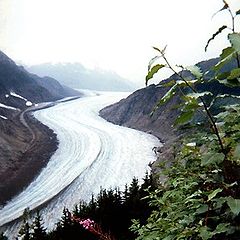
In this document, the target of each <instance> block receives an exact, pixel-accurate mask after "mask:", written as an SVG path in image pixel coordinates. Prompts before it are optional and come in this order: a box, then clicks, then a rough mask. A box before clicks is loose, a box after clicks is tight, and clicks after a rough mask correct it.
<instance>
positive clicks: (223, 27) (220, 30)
mask: <svg viewBox="0 0 240 240" xmlns="http://www.w3.org/2000/svg"><path fill="white" fill-rule="evenodd" d="M226 28H227V26H226V25H223V26H222V27H220V28H219V29H218V30H217V32H215V33H214V34H213V35H212V37H211V38H210V39H209V40H208V42H207V45H206V47H205V51H207V48H208V45H209V43H210V42H211V41H212V40H214V38H215V37H216V36H217V35H218V34H220V33H221V32H222V31H223V30H224V29H226Z"/></svg>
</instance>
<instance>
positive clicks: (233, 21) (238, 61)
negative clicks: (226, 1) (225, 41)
mask: <svg viewBox="0 0 240 240" xmlns="http://www.w3.org/2000/svg"><path fill="white" fill-rule="evenodd" d="M228 11H229V13H230V15H231V18H232V29H231V30H232V32H233V33H235V17H236V16H234V15H233V12H232V10H231V9H230V8H228ZM236 61H237V66H238V68H240V60H239V54H238V53H236Z"/></svg>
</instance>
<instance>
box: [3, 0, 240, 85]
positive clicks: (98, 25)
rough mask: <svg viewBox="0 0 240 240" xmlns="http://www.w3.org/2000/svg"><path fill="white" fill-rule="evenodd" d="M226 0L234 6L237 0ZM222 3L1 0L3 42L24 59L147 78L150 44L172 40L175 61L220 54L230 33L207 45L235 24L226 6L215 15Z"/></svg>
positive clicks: (171, 57) (212, 0) (13, 54)
mask: <svg viewBox="0 0 240 240" xmlns="http://www.w3.org/2000/svg"><path fill="white" fill-rule="evenodd" d="M228 2H229V4H230V5H231V6H232V7H233V9H234V10H237V9H236V8H235V7H237V2H239V0H229V1H228ZM238 5H239V4H238ZM222 6H223V2H222V1H221V0H201V1H193V0H183V1H179V0H168V1H163V0H121V1H120V0H101V1H99V0H88V1H83V0H1V1H0V11H1V15H0V24H1V26H0V39H1V42H0V49H1V50H2V51H4V52H5V53H6V54H7V55H9V56H10V57H11V58H13V59H14V60H15V61H18V62H21V63H23V64H28V65H33V64H39V63H44V62H80V63H82V64H83V65H85V66H86V67H90V68H102V69H106V70H111V71H115V72H116V73H118V74H119V75H121V76H123V77H125V78H127V79H129V80H131V81H133V82H137V83H141V84H143V83H144V78H145V75H146V72H147V65H148V62H149V60H150V59H151V58H152V57H153V56H154V54H155V53H154V51H153V49H152V46H156V47H160V48H161V47H164V46H165V45H166V44H167V45H168V50H167V56H168V58H169V60H170V61H171V62H173V63H174V64H184V65H190V64H194V63H196V62H198V61H201V60H205V59H208V58H210V57H216V56H217V55H218V54H219V53H220V50H221V49H222V47H223V46H224V44H226V43H227V42H226V40H225V38H226V35H225V36H219V37H218V38H217V39H216V41H215V43H214V44H210V46H209V50H208V52H207V53H205V52H204V46H205V45H206V42H207V40H208V39H209V38H210V37H211V36H212V34H213V33H214V32H216V31H217V29H218V28H219V27H220V26H222V25H223V24H228V25H230V24H231V19H230V17H229V15H228V14H227V11H225V12H224V11H223V12H221V13H219V14H218V15H216V16H215V17H214V18H212V15H213V14H214V13H215V12H217V11H218V10H219V9H221V8H222ZM238 7H239V6H238ZM239 22H240V21H239Z"/></svg>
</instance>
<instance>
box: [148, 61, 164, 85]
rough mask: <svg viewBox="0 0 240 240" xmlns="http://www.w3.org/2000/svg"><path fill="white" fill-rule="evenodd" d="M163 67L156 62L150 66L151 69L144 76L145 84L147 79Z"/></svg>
mask: <svg viewBox="0 0 240 240" xmlns="http://www.w3.org/2000/svg"><path fill="white" fill-rule="evenodd" d="M163 67H165V65H164V64H157V65H155V66H153V67H152V68H151V70H150V71H149V72H148V75H147V76H146V82H145V83H146V85H147V84H148V81H149V80H150V79H151V78H153V75H154V74H155V73H157V72H158V71H159V69H161V68H163Z"/></svg>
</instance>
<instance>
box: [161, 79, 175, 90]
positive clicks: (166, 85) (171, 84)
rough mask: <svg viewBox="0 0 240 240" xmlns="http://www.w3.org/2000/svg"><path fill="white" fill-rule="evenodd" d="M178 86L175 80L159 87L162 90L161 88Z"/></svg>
mask: <svg viewBox="0 0 240 240" xmlns="http://www.w3.org/2000/svg"><path fill="white" fill-rule="evenodd" d="M175 84H176V81H175V80H171V81H168V82H164V83H163V82H162V83H161V84H159V85H158V86H157V87H159V88H161V87H172V86H174V85H175Z"/></svg>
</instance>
